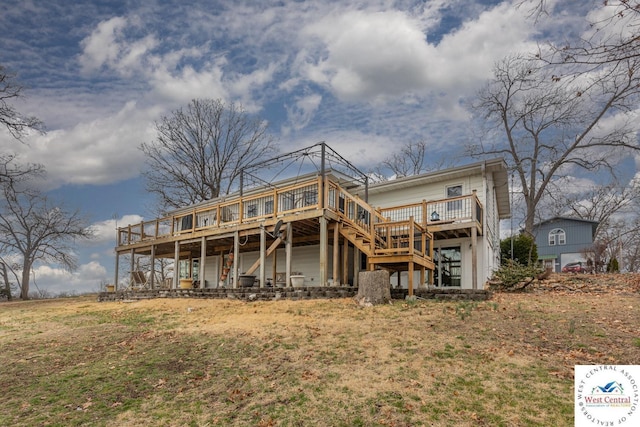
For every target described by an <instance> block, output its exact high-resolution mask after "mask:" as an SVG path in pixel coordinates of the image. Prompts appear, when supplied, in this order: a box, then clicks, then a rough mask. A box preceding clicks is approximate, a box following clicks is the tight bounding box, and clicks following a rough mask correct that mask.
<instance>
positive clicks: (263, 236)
mask: <svg viewBox="0 0 640 427" xmlns="http://www.w3.org/2000/svg"><path fill="white" fill-rule="evenodd" d="M279 240H280V238H276V242H278V244H280V242H279ZM266 250H267V230H265V229H264V227H263V228H261V229H260V285H258V286H259V287H260V288H264V286H265V282H266V277H267V268H266V264H267V255H266Z"/></svg>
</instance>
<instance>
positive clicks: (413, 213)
mask: <svg viewBox="0 0 640 427" xmlns="http://www.w3.org/2000/svg"><path fill="white" fill-rule="evenodd" d="M380 215H382V216H383V217H384V218H387V219H388V220H390V221H402V220H407V219H409V218H411V217H413V218H414V219H415V221H416V222H418V223H419V224H422V225H423V226H429V225H437V224H459V225H461V226H462V225H465V224H467V223H472V222H476V223H477V225H478V226H479V227H482V216H483V215H482V203H480V200H478V197H477V195H476V193H475V191H474V192H473V193H472V194H470V195H467V196H458V197H452V198H448V199H443V200H433V201H426V200H423V201H422V202H420V203H412V204H407V205H402V206H395V207H392V208H381V209H380Z"/></svg>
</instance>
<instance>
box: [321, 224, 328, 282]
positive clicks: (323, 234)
mask: <svg viewBox="0 0 640 427" xmlns="http://www.w3.org/2000/svg"><path fill="white" fill-rule="evenodd" d="M319 221H320V286H327V275H328V274H327V273H328V267H329V266H328V263H327V254H328V251H327V249H328V246H329V242H328V241H327V238H328V235H327V234H328V232H327V218H325V217H324V216H321V217H320V218H319Z"/></svg>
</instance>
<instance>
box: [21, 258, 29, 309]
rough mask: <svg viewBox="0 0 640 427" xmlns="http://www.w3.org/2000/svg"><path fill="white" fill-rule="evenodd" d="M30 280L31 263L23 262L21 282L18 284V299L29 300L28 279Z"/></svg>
mask: <svg viewBox="0 0 640 427" xmlns="http://www.w3.org/2000/svg"><path fill="white" fill-rule="evenodd" d="M30 278H31V263H29V262H25V263H24V266H23V269H22V281H21V283H20V299H22V300H25V301H26V300H28V299H29V279H30Z"/></svg>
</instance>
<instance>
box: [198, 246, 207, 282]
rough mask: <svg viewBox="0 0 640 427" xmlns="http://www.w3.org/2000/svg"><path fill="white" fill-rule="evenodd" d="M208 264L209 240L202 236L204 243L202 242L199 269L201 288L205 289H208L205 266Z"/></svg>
mask: <svg viewBox="0 0 640 427" xmlns="http://www.w3.org/2000/svg"><path fill="white" fill-rule="evenodd" d="M206 263H207V238H206V237H205V236H202V241H201V242H200V267H199V269H198V281H199V282H200V288H202V289H204V288H206V287H207V281H206V279H205V275H204V273H205V265H206Z"/></svg>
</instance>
